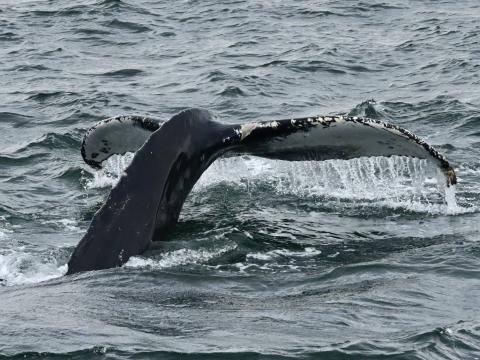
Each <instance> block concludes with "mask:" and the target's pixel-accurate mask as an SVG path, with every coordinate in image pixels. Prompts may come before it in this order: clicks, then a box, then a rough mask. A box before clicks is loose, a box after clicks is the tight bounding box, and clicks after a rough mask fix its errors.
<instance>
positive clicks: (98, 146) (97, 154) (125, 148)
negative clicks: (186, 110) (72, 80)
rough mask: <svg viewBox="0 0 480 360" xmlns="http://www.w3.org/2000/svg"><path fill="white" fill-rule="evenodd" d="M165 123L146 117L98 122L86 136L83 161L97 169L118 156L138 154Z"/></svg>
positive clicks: (84, 138)
mask: <svg viewBox="0 0 480 360" xmlns="http://www.w3.org/2000/svg"><path fill="white" fill-rule="evenodd" d="M162 123H163V122H162V121H160V120H158V119H155V118H149V117H142V116H115V117H112V118H108V119H105V120H102V121H100V122H98V123H96V124H95V125H94V126H93V127H91V128H90V129H88V130H87V132H86V133H85V136H84V137H83V142H82V148H81V153H82V157H83V160H84V161H85V162H86V163H87V164H88V165H90V166H92V167H94V168H100V167H101V166H102V162H103V161H105V160H107V159H108V158H109V157H110V156H112V155H114V154H118V155H123V154H125V153H127V152H135V151H137V150H138V149H140V147H141V146H142V145H143V144H144V143H145V141H147V139H148V137H149V136H150V135H151V134H152V132H154V131H156V130H158V129H159V128H160V127H161V126H162Z"/></svg>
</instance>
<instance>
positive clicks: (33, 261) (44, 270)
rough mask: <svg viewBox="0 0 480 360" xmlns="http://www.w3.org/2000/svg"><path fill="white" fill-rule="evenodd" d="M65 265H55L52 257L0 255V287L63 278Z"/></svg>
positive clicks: (21, 254) (23, 254) (15, 252)
mask: <svg viewBox="0 0 480 360" xmlns="http://www.w3.org/2000/svg"><path fill="white" fill-rule="evenodd" d="M66 272H67V265H66V264H65V265H61V266H59V264H58V263H57V261H56V259H55V258H54V257H53V256H48V257H42V256H38V255H36V254H31V253H30V254H29V253H25V252H22V251H8V252H6V253H4V254H0V279H1V280H2V281H1V282H0V285H7V286H10V285H22V284H33V283H38V282H41V281H46V280H50V279H54V278H57V277H60V276H63V275H64V274H65V273H66Z"/></svg>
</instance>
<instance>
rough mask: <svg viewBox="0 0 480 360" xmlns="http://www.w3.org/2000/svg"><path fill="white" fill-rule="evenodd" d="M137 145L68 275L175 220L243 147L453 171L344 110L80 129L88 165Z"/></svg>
mask: <svg viewBox="0 0 480 360" xmlns="http://www.w3.org/2000/svg"><path fill="white" fill-rule="evenodd" d="M126 152H136V154H135V156H134V158H133V160H132V162H131V164H130V166H129V167H128V168H127V169H126V170H125V172H124V174H123V176H122V177H121V179H120V181H119V182H118V184H117V185H116V186H115V187H114V188H113V189H112V191H111V192H110V195H109V197H108V199H107V201H106V203H105V204H104V205H103V207H102V208H101V209H100V210H99V211H98V212H97V213H96V214H95V215H94V217H93V220H92V222H91V225H90V227H89V229H88V231H87V233H86V234H85V236H84V237H83V238H82V240H81V241H80V243H79V244H78V246H77V247H76V249H75V250H74V252H73V254H72V257H71V259H70V261H69V263H68V272H67V274H72V273H76V272H79V271H87V270H96V269H105V268H111V267H115V266H120V265H122V264H123V263H125V262H126V261H127V260H128V258H129V257H131V256H134V255H138V254H141V253H142V252H143V251H145V250H146V249H147V248H148V246H149V244H150V242H151V241H156V240H163V239H165V238H166V237H168V234H169V233H170V232H171V231H172V229H173V228H174V227H175V224H176V222H177V220H178V216H179V214H180V211H181V208H182V206H183V203H184V201H185V199H186V197H187V195H188V194H189V192H190V190H191V189H192V188H193V186H194V185H195V183H196V182H197V180H198V179H199V178H200V176H201V175H202V173H203V172H204V171H205V170H206V169H207V168H208V166H209V165H210V164H211V163H212V162H213V161H214V160H215V159H216V158H218V157H219V156H235V155H242V154H249V155H255V156H261V157H266V158H271V159H281V160H291V161H301V160H329V159H353V158H358V157H364V156H392V155H399V156H411V157H417V158H421V159H427V160H429V161H431V162H433V163H435V164H436V165H437V166H439V168H440V169H442V171H443V172H444V174H445V176H446V179H447V184H448V185H451V184H455V183H456V176H455V172H454V170H453V168H452V167H451V166H450V164H449V163H448V161H447V160H446V159H445V158H444V157H443V156H442V155H441V154H439V153H438V152H437V151H436V150H435V149H434V148H433V147H432V146H430V145H428V144H427V143H426V142H424V141H423V140H421V139H420V138H418V137H417V136H416V135H414V134H412V133H411V132H409V131H407V130H405V129H403V128H400V127H398V126H395V125H391V124H387V123H384V122H381V121H378V120H370V119H365V118H357V117H343V116H333V117H332V116H324V117H321V116H316V117H307V118H301V119H285V120H276V121H263V122H251V123H246V124H241V125H229V124H222V123H219V122H217V121H214V119H213V118H212V115H211V114H210V113H209V112H208V111H205V110H200V109H190V110H186V111H183V112H181V113H179V114H177V115H175V116H174V117H173V118H172V119H170V120H169V121H167V122H165V123H162V122H161V121H159V120H157V119H152V118H141V117H115V118H110V119H107V120H104V121H102V122H100V123H98V124H97V125H95V126H94V127H92V128H91V129H90V130H88V131H87V133H86V135H85V137H84V140H83V143H82V156H83V158H84V160H85V162H86V163H87V164H89V165H91V166H93V167H96V168H98V167H101V164H102V162H103V161H105V160H106V159H108V158H109V157H110V156H112V155H114V154H124V153H126Z"/></svg>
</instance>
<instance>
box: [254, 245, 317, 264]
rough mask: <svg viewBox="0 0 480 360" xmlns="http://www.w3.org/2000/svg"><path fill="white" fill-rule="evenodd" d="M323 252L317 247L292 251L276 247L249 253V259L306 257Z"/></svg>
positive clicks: (265, 259) (264, 259)
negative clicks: (263, 251) (266, 250)
mask: <svg viewBox="0 0 480 360" xmlns="http://www.w3.org/2000/svg"><path fill="white" fill-rule="evenodd" d="M321 253H322V251H321V250H318V249H315V248H314V247H306V248H305V249H304V250H303V251H291V250H288V249H275V250H271V251H268V252H266V253H261V252H257V253H251V254H247V260H248V259H255V260H261V261H267V260H272V259H273V258H276V257H287V258H288V257H294V258H295V257H297V258H306V257H314V256H317V255H320V254H321Z"/></svg>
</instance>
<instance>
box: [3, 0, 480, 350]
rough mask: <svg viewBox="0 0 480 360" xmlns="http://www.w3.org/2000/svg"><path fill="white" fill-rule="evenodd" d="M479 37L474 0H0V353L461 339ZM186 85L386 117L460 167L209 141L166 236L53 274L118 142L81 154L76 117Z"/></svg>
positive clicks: (200, 94)
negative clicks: (279, 153)
mask: <svg viewBox="0 0 480 360" xmlns="http://www.w3.org/2000/svg"><path fill="white" fill-rule="evenodd" d="M479 59H480V4H479V3H478V1H477V0H465V1H461V2H458V1H451V0H443V1H427V0H410V1H388V2H382V1H379V0H372V1H357V0H352V1H333V0H332V1H318V2H311V1H224V2H217V1H178V2H167V1H147V0H143V1H142V0H139V1H115V0H103V1H94V0H82V1H75V2H65V1H40V0H36V1H21V0H20V1H11V0H3V1H1V3H0V64H1V65H0V79H1V87H0V105H1V106H0V279H1V280H0V359H3V358H24V357H25V358H36V357H41V356H45V357H52V356H54V355H56V356H58V358H62V357H65V358H70V357H74V358H77V359H83V358H101V357H104V356H109V357H110V358H135V359H137V358H152V357H161V358H163V359H177V358H181V359H190V358H192V359H193V358H197V357H199V356H200V355H201V356H202V358H225V357H227V356H229V357H232V358H238V359H244V358H262V359H263V358H265V359H267V358H268V359H273V358H282V357H285V358H317V357H318V358H322V359H475V358H479V357H480V355H479V354H480V310H479V308H480V270H479V267H480V242H479V239H480V235H479V230H480V225H479V221H480V213H479V206H480V188H479V186H478V183H479V180H480V160H479V159H480V147H479V146H480V90H479V89H480V60H479ZM370 99H375V102H365V101H366V100H370ZM192 106H195V107H203V108H207V109H210V110H211V111H213V112H215V113H216V114H218V115H219V117H220V118H221V119H222V120H223V121H225V122H232V123H238V122H242V121H248V120H256V119H260V120H267V119H275V118H285V117H290V116H303V115H313V114H332V113H350V114H357V115H367V116H370V117H374V118H379V119H382V120H386V121H391V122H393V123H396V124H399V125H402V126H404V127H407V128H408V129H411V130H412V131H414V132H416V133H417V134H419V135H421V136H423V137H425V138H426V139H427V140H428V141H429V142H430V143H432V144H434V145H436V146H437V147H438V149H439V150H441V151H442V152H443V153H444V154H445V155H446V156H447V157H448V159H449V160H450V161H451V162H452V163H453V165H454V166H455V167H456V169H457V173H458V177H459V184H458V186H457V187H456V189H455V192H456V193H454V192H453V190H451V189H448V190H446V189H444V187H443V185H442V184H439V183H438V181H437V174H436V172H435V169H432V168H430V167H429V165H428V164H427V163H425V162H422V161H418V160H412V159H403V158H392V159H381V158H373V159H360V160H355V161H349V162H345V161H330V162H325V163H315V162H304V163H289V162H282V161H267V160H264V159H259V158H235V159H232V158H230V159H221V160H219V161H218V162H217V163H215V164H214V165H213V166H212V167H211V168H210V169H209V170H208V171H207V172H206V173H205V174H204V176H203V177H202V178H201V179H200V181H199V183H198V184H197V185H196V186H195V188H194V191H193V192H192V194H191V196H190V197H189V198H188V200H187V202H186V204H185V206H184V210H183V213H182V216H181V221H180V223H179V224H178V228H177V231H176V233H175V234H174V236H173V237H172V239H171V240H170V241H168V242H164V243H161V244H158V245H157V246H156V247H155V248H154V249H152V250H151V251H149V252H148V253H146V254H144V256H139V257H135V258H132V259H131V260H130V261H129V262H128V263H127V264H126V266H124V267H123V268H119V269H112V270H106V271H97V272H91V273H83V274H78V275H76V276H71V277H63V276H62V274H63V273H64V272H65V271H66V267H65V264H66V262H67V260H68V258H69V256H70V254H71V252H72V250H73V248H74V247H75V245H76V244H77V242H78V241H79V240H80V238H81V237H82V235H83V234H84V232H85V230H86V229H87V227H88V224H89V221H90V219H91V217H92V215H93V214H94V212H95V211H96V210H97V209H98V208H99V207H100V206H101V204H102V202H103V201H104V199H105V197H106V195H107V193H108V191H109V189H110V188H111V186H112V185H113V184H114V183H115V181H116V177H117V176H118V174H119V173H120V172H121V170H122V169H123V168H124V167H125V166H126V164H127V163H128V161H129V158H128V157H125V158H116V159H113V160H111V161H109V164H108V166H107V168H106V169H105V170H104V171H102V172H97V173H95V172H94V171H92V170H91V169H90V168H88V167H87V166H86V165H84V164H83V163H82V160H81V157H80V152H79V146H80V141H81V137H82V135H83V133H84V131H85V130H86V129H87V128H88V127H89V126H91V125H92V124H94V123H95V122H96V121H98V120H100V119H102V118H105V117H108V116H112V115H117V114H139V115H153V116H155V117H158V118H163V119H168V118H170V117H171V116H172V115H173V114H175V113H176V112H177V111H179V110H181V109H184V108H186V107H192ZM138 176H142V174H138Z"/></svg>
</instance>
